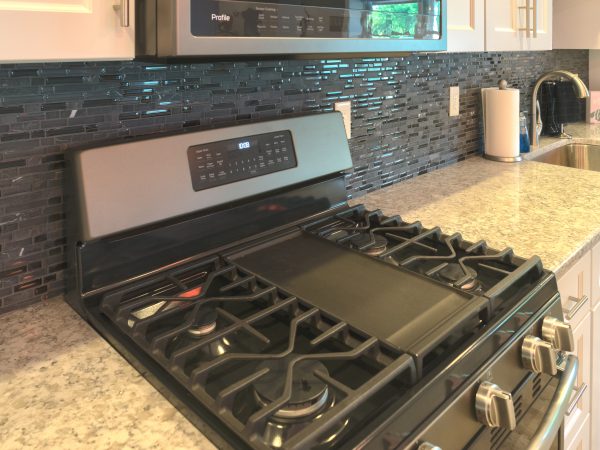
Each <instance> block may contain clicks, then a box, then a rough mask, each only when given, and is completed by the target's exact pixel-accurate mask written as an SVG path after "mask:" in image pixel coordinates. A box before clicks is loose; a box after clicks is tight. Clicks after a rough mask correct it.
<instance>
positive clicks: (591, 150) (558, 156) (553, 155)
mask: <svg viewBox="0 0 600 450" xmlns="http://www.w3.org/2000/svg"><path fill="white" fill-rule="evenodd" d="M531 160H532V161H537V162H542V163H547V164H554V165H556V166H565V167H574V168H576V169H586V170H595V171H596V172H600V145H590V144H569V145H565V146H564V147H560V148H557V149H556V150H552V151H549V152H547V153H544V154H543V155H540V156H538V157H535V158H531Z"/></svg>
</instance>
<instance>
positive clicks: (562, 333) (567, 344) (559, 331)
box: [542, 317, 575, 352]
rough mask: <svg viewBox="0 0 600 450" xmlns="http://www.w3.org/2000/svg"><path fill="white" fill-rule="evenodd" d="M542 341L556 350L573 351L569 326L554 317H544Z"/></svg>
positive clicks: (573, 345) (571, 332) (571, 331)
mask: <svg viewBox="0 0 600 450" xmlns="http://www.w3.org/2000/svg"><path fill="white" fill-rule="evenodd" d="M542 339H543V340H545V341H548V342H550V343H551V344H552V346H553V347H554V348H555V349H556V350H560V351H563V352H572V351H574V350H575V341H574V339H573V330H572V329H571V325H570V324H568V323H564V322H562V321H560V320H558V319H556V318H554V317H545V318H544V322H543V323H542Z"/></svg>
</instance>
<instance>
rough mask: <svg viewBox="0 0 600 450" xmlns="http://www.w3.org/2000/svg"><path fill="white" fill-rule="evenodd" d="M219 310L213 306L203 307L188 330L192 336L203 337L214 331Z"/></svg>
mask: <svg viewBox="0 0 600 450" xmlns="http://www.w3.org/2000/svg"><path fill="white" fill-rule="evenodd" d="M217 316H218V314H217V310H216V309H215V308H212V307H202V308H200V309H199V310H198V312H197V313H196V319H195V320H194V323H192V325H190V327H189V328H188V329H187V332H188V334H189V335H190V336H192V337H202V336H206V335H207V334H210V333H212V332H213V331H215V329H216V328H217Z"/></svg>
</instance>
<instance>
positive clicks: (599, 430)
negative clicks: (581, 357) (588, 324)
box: [590, 305, 600, 449]
mask: <svg viewBox="0 0 600 450" xmlns="http://www.w3.org/2000/svg"><path fill="white" fill-rule="evenodd" d="M590 388H591V390H592V392H591V394H592V418H593V419H594V420H597V418H598V417H600V305H596V307H595V308H594V310H593V311H592V385H591V386H590ZM591 441H592V445H591V448H593V449H597V448H600V427H598V426H595V427H592V430H591Z"/></svg>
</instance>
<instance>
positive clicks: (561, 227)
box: [353, 125, 600, 276]
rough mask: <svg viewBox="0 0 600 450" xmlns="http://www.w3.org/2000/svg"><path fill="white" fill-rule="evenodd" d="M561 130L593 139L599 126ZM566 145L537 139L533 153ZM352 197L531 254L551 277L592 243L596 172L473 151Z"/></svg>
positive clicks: (597, 217)
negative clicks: (538, 144) (447, 163)
mask: <svg viewBox="0 0 600 450" xmlns="http://www.w3.org/2000/svg"><path fill="white" fill-rule="evenodd" d="M567 132H570V133H571V134H573V135H574V136H577V138H576V139H574V141H575V142H587V143H600V126H590V125H575V126H570V127H569V128H567ZM566 143H567V142H566V141H565V140H558V139H544V140H542V142H541V148H540V149H539V150H537V152H545V151H548V148H556V147H557V146H559V147H560V146H562V145H565V144H566ZM535 154H539V153H535ZM535 154H534V155H533V156H535ZM353 203H364V204H365V205H366V206H367V207H368V208H370V209H375V208H379V209H382V210H383V211H384V213H386V214H388V215H393V214H399V215H400V216H401V217H402V218H403V219H404V220H405V221H416V220H420V221H421V222H422V223H423V225H424V226H426V227H433V226H440V227H441V228H442V230H443V231H444V232H446V233H455V232H460V233H461V234H462V236H463V237H464V238H465V239H467V240H469V241H473V242H476V241H479V240H481V239H484V240H486V241H487V242H488V244H489V245H490V246H491V247H494V248H497V249H502V248H505V247H512V248H513V249H514V251H515V253H516V254H517V255H519V256H522V257H530V256H532V255H538V256H540V257H541V259H542V262H543V264H544V267H546V268H547V269H550V270H552V271H554V272H556V273H557V275H558V276H560V275H562V274H563V273H564V272H565V271H566V270H568V268H569V267H570V266H571V265H572V264H573V263H574V262H575V261H576V260H577V259H578V258H579V257H580V256H581V255H582V254H583V253H584V252H585V251H586V250H588V249H590V248H591V247H592V246H593V245H594V244H595V243H596V242H598V241H600V172H593V171H589V170H580V169H573V168H568V167H561V166H555V165H551V164H544V163H538V162H534V161H523V162H521V163H515V164H507V163H499V162H492V161H487V160H484V159H483V158H481V157H473V158H470V159H467V160H466V161H463V162H460V163H458V164H454V165H452V166H450V167H447V168H444V169H441V170H439V171H436V172H432V173H429V174H426V175H422V176H419V177H416V178H414V179H412V180H409V181H406V182H403V183H400V184H397V185H394V186H391V187H389V188H386V189H383V190H380V191H376V192H374V193H371V194H368V195H367V196H365V197H360V198H358V199H357V200H356V201H354V202H353Z"/></svg>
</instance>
